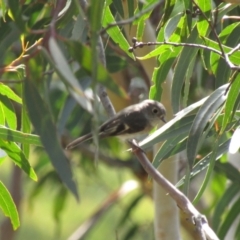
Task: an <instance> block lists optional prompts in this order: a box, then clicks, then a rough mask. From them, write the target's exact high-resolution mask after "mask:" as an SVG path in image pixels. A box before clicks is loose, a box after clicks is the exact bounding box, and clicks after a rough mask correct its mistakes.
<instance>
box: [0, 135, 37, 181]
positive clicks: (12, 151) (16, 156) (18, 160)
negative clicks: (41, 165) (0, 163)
mask: <svg viewBox="0 0 240 240" xmlns="http://www.w3.org/2000/svg"><path fill="white" fill-rule="evenodd" d="M0 147H1V149H3V150H4V151H5V152H6V154H7V155H8V156H9V157H10V158H11V159H12V160H13V162H14V163H15V164H16V165H17V166H18V167H20V168H21V169H22V170H23V171H24V172H25V173H26V174H27V175H28V176H29V177H30V178H31V179H33V180H34V181H37V175H36V173H35V171H34V169H33V168H32V167H31V166H30V164H29V162H28V160H27V158H26V156H25V155H24V153H23V151H22V150H21V149H20V147H19V146H18V145H17V144H16V143H14V142H6V141H4V140H3V139H1V138H0Z"/></svg>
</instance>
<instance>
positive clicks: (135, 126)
mask: <svg viewBox="0 0 240 240" xmlns="http://www.w3.org/2000/svg"><path fill="white" fill-rule="evenodd" d="M121 116H122V115H120V114H117V115H116V116H115V117H114V118H112V119H110V120H109V121H107V122H106V123H104V124H103V125H102V126H101V127H100V131H99V132H100V134H101V136H102V137H107V136H116V135H124V134H133V133H138V132H141V131H143V130H144V129H145V127H146V125H147V119H146V118H145V116H144V115H142V113H141V112H133V113H128V114H125V116H124V117H123V116H122V117H121Z"/></svg>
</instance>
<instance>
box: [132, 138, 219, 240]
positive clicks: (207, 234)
mask: <svg viewBox="0 0 240 240" xmlns="http://www.w3.org/2000/svg"><path fill="white" fill-rule="evenodd" d="M129 144H130V146H131V147H132V152H133V153H134V154H135V156H136V157H137V158H138V160H139V162H140V163H141V165H142V166H143V168H144V169H145V170H146V172H147V173H148V174H149V175H150V176H151V177H152V178H153V179H154V180H155V181H156V182H157V183H158V184H159V185H160V186H161V187H162V188H163V189H165V190H166V192H167V194H169V195H170V196H171V197H172V199H174V200H175V201H176V203H177V205H178V207H179V208H180V209H181V210H182V211H183V212H184V213H185V214H186V215H187V219H188V220H190V221H191V222H192V224H194V225H195V226H196V230H197V232H198V235H199V236H200V237H201V236H202V237H201V239H211V240H218V239H219V238H218V237H217V235H216V234H215V233H214V231H213V230H212V229H211V228H210V226H209V225H208V222H207V219H206V218H205V216H203V215H202V214H200V213H199V212H198V210H197V209H196V208H195V207H194V206H193V204H192V203H191V202H190V200H189V199H188V198H187V197H186V196H185V195H184V194H183V193H182V192H181V191H179V190H178V189H177V188H176V187H175V186H174V185H173V184H172V183H171V182H169V181H168V180H167V179H165V178H164V177H163V176H162V174H161V173H160V172H158V171H157V170H156V169H155V168H154V167H153V165H152V164H151V162H150V161H149V160H148V158H147V157H146V155H145V153H144V152H143V150H142V149H141V148H140V147H138V146H137V144H136V142H135V141H129Z"/></svg>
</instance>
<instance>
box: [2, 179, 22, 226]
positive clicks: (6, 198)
mask: <svg viewBox="0 0 240 240" xmlns="http://www.w3.org/2000/svg"><path fill="white" fill-rule="evenodd" d="M0 208H1V209H2V211H3V213H4V215H5V216H6V217H9V218H10V220H11V223H12V226H13V229H14V230H16V229H17V228H18V227H19V226H20V221H19V215H18V211H17V208H16V205H15V203H14V201H13V199H12V196H11V194H10V193H9V191H8V190H7V188H6V187H5V186H4V184H3V183H2V182H1V181H0Z"/></svg>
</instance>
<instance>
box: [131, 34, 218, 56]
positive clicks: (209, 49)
mask: <svg viewBox="0 0 240 240" xmlns="http://www.w3.org/2000/svg"><path fill="white" fill-rule="evenodd" d="M132 42H133V46H132V47H130V48H129V51H130V52H132V51H133V50H134V49H136V48H142V47H144V46H152V45H171V46H174V47H195V48H202V49H205V50H208V51H212V52H215V53H216V54H218V55H220V56H221V57H223V56H222V53H221V52H220V51H218V50H217V49H215V48H211V47H208V46H205V45H202V44H196V43H175V42H167V41H164V42H146V43H145V42H138V41H137V39H136V38H133V40H132Z"/></svg>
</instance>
